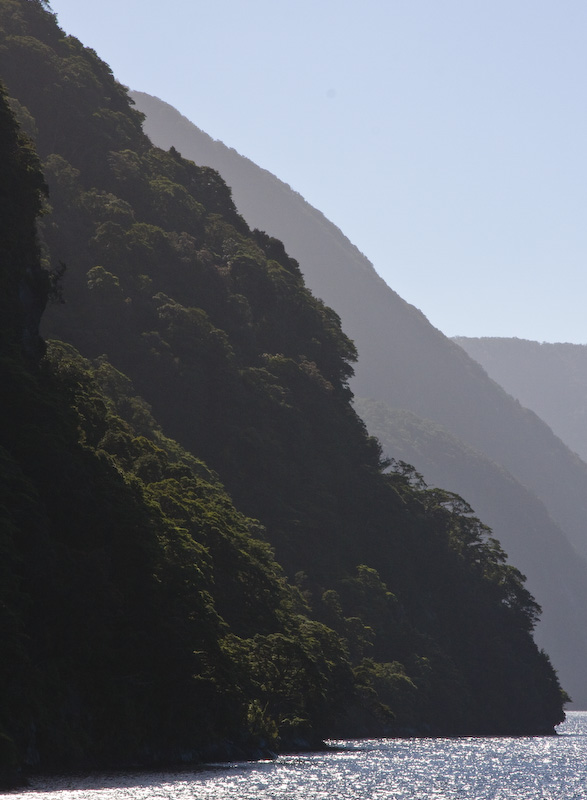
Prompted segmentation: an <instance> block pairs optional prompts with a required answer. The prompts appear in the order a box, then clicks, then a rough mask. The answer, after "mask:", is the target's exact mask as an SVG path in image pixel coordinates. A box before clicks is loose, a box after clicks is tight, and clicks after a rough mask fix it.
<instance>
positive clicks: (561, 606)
mask: <svg viewBox="0 0 587 800" xmlns="http://www.w3.org/2000/svg"><path fill="white" fill-rule="evenodd" d="M355 406H356V408H357V411H358V412H359V414H360V415H361V416H362V417H363V419H364V420H365V421H366V422H367V425H368V428H369V430H370V431H371V433H372V434H373V435H374V436H377V438H378V439H379V440H380V442H381V444H382V446H383V449H384V451H385V452H388V453H393V454H394V457H395V458H396V459H401V460H403V461H405V462H408V463H410V464H417V465H418V470H419V471H420V472H422V473H423V474H424V475H425V476H426V481H427V482H428V483H429V484H431V485H436V486H450V487H451V489H453V490H454V491H456V492H458V493H459V494H460V495H462V496H463V497H465V498H467V501H468V502H469V503H470V504H471V505H472V506H473V508H474V509H475V512H476V513H477V514H479V516H480V517H481V519H483V520H484V521H485V522H486V523H487V524H488V525H490V526H491V528H492V529H493V530H494V531H497V530H498V531H499V532H500V537H501V539H500V541H501V543H502V544H503V545H504V547H505V548H506V550H507V552H508V555H509V558H510V559H511V561H512V562H513V563H514V564H523V565H524V573H525V574H526V576H527V578H528V586H529V588H532V590H533V591H534V589H535V587H537V588H538V589H539V590H540V595H539V596H540V603H541V606H542V610H543V611H542V616H541V620H540V625H539V626H538V628H537V630H536V640H537V641H538V642H539V643H540V644H541V646H543V647H545V648H546V649H547V651H548V652H549V653H554V654H556V665H557V667H558V668H559V669H560V674H561V676H562V677H564V678H568V683H565V685H566V686H570V685H571V684H572V685H573V689H574V690H575V694H574V695H573V699H574V700H575V701H576V702H577V704H578V705H579V707H584V706H585V704H586V703H587V691H586V690H585V687H584V685H583V684H584V682H583V672H582V666H581V665H582V664H584V663H585V659H587V580H586V575H585V566H584V563H583V562H582V560H581V559H579V558H577V554H576V552H575V551H574V550H573V548H572V547H571V546H570V544H569V542H568V540H567V538H566V537H565V536H564V534H563V532H562V531H561V530H560V528H558V527H557V525H556V524H555V523H554V522H553V520H552V519H551V517H550V515H549V514H548V512H547V510H546V508H545V507H544V505H543V504H542V503H541V502H540V501H539V500H538V499H537V498H535V497H534V496H533V495H531V493H529V492H528V490H527V489H525V488H524V487H523V486H522V485H521V484H520V483H519V482H518V481H516V480H515V479H514V478H513V477H512V476H511V475H510V474H509V473H508V472H507V471H506V470H504V469H503V468H500V467H499V466H498V465H497V464H495V463H494V462H492V461H490V460H489V459H488V458H487V457H486V456H484V455H483V454H482V453H479V452H478V451H476V450H474V449H473V448H471V447H468V446H466V445H465V444H463V442H462V441H460V440H459V439H457V438H456V437H454V436H453V435H452V434H450V433H449V432H448V431H447V430H446V429H445V428H443V427H442V426H441V425H439V424H438V423H434V422H431V421H430V420H423V419H421V418H419V417H417V416H416V415H415V414H413V413H412V412H410V411H405V410H402V409H396V408H391V407H389V406H387V405H386V404H385V403H383V402H381V401H374V400H366V399H364V398H359V399H358V400H357V401H356V402H355Z"/></svg>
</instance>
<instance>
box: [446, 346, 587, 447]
mask: <svg viewBox="0 0 587 800" xmlns="http://www.w3.org/2000/svg"><path fill="white" fill-rule="evenodd" d="M453 341H455V342H456V343H457V344H459V345H460V346H461V347H462V348H463V349H464V350H465V351H466V352H467V353H468V354H469V355H470V356H471V358H474V359H475V361H477V362H478V363H479V364H481V366H482V367H483V369H485V370H486V371H487V373H488V374H489V376H490V377H491V378H493V380H494V381H496V382H497V383H499V384H500V386H503V388H504V389H505V390H506V392H508V393H509V394H511V395H512V397H515V398H516V399H517V400H519V401H520V403H521V404H522V405H523V406H525V407H526V408H530V409H532V411H535V412H536V413H537V414H538V416H539V417H541V419H543V420H544V421H545V422H546V423H547V424H548V425H549V426H550V427H551V428H552V430H553V431H554V433H556V435H557V436H559V437H560V438H561V439H562V440H563V442H565V444H566V445H567V446H568V447H570V448H571V450H573V451H574V452H576V453H577V454H578V455H579V456H580V457H581V458H582V459H583V460H584V461H585V460H587V345H584V344H569V343H567V342H557V343H549V342H533V341H529V340H527V339H517V338H507V337H499V338H498V337H495V338H491V337H483V338H472V337H465V336H458V337H455V338H454V340H453Z"/></svg>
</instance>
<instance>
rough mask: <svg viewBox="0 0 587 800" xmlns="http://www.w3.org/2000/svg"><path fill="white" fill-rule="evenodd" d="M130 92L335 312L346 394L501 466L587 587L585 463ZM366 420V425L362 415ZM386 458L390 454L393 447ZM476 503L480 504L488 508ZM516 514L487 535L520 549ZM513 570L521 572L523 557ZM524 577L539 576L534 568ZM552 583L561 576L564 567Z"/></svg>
mask: <svg viewBox="0 0 587 800" xmlns="http://www.w3.org/2000/svg"><path fill="white" fill-rule="evenodd" d="M131 96H132V97H133V99H134V101H135V103H136V104H137V107H138V108H139V109H140V110H141V111H143V112H144V113H145V114H146V120H145V122H144V127H145V130H147V132H148V133H149V134H150V136H151V137H152V138H153V139H154V141H156V142H158V143H159V144H161V145H162V146H166V147H169V146H175V147H177V148H179V149H180V150H181V151H182V152H183V153H184V154H185V155H186V156H187V157H190V158H193V159H195V160H196V161H198V162H201V163H209V164H210V166H213V167H214V168H216V169H218V170H219V171H220V172H221V174H223V176H224V177H225V179H226V180H227V182H228V183H229V185H230V186H231V189H232V196H233V199H234V200H235V203H236V204H237V207H238V208H239V210H240V212H241V213H242V214H243V216H244V217H245V218H246V219H247V221H248V222H249V223H250V224H251V225H252V226H256V227H258V228H261V229H263V230H267V231H268V232H269V233H271V234H272V235H277V236H279V238H280V239H282V240H283V241H284V243H285V244H286V247H287V249H288V252H290V253H291V254H292V255H293V256H294V257H295V258H296V259H297V261H298V263H299V265H300V268H301V269H302V271H303V273H304V277H305V279H306V281H307V283H308V285H309V286H310V287H311V288H312V290H313V291H314V292H315V293H316V294H317V295H318V296H320V297H322V298H324V299H325V300H326V302H328V304H329V305H331V306H332V307H333V308H334V309H335V310H336V311H337V312H338V313H339V314H340V316H341V320H342V325H343V329H344V330H345V332H346V333H348V335H349V336H350V337H351V338H352V339H353V340H354V341H355V344H356V345H357V348H358V352H359V360H358V363H357V365H356V368H355V377H354V378H353V379H352V381H351V386H352V388H353V391H354V392H355V394H356V395H357V396H359V397H366V398H375V399H376V400H378V401H383V402H385V403H386V404H387V405H389V406H392V407H394V408H398V409H406V410H409V411H411V412H413V413H415V414H417V415H418V416H419V417H422V418H425V419H430V420H434V421H435V422H437V423H439V424H441V425H443V426H445V427H446V428H447V430H448V431H450V432H451V434H452V435H453V436H456V437H457V438H459V439H460V440H461V441H463V442H464V443H466V444H467V445H469V446H471V447H473V448H474V449H476V450H479V451H480V452H481V453H484V454H485V455H486V456H487V457H488V458H489V459H490V460H491V461H492V462H495V463H496V464H498V465H500V467H501V468H504V469H506V470H507V471H508V473H509V474H511V475H512V476H513V477H514V478H515V479H516V480H518V481H519V483H520V484H521V485H522V486H523V487H524V488H525V491H526V497H527V502H531V503H533V502H534V501H533V500H531V499H530V498H531V496H536V497H537V498H538V499H539V501H540V502H543V503H544V504H545V506H546V508H547V516H548V515H550V517H551V518H552V537H553V538H552V541H553V542H555V541H557V540H558V536H559V534H560V531H561V530H562V531H564V535H565V537H566V539H567V540H568V541H569V542H571V543H572V546H573V547H574V548H575V549H576V554H573V553H572V551H571V553H570V554H569V557H568V559H567V564H568V568H569V569H571V570H572V569H574V565H573V562H574V560H575V559H576V558H578V559H579V562H580V563H581V565H582V567H581V568H582V569H584V570H585V578H586V580H587V562H586V558H587V537H585V531H584V527H583V519H584V515H585V514H587V504H586V501H585V498H586V497H587V467H586V466H585V465H584V464H583V463H582V462H580V461H579V459H578V458H577V457H576V456H575V455H574V454H571V453H570V452H569V450H568V449H567V448H566V447H565V446H564V445H563V444H562V442H560V440H558V439H557V438H556V437H555V436H554V434H552V432H551V431H550V429H549V428H548V427H547V426H546V425H545V424H544V423H543V422H542V421H541V420H539V419H538V417H536V416H535V415H534V414H533V413H532V412H530V411H527V410H524V409H522V408H521V407H519V405H517V404H516V403H515V402H514V401H512V400H511V399H510V398H509V397H508V395H507V393H506V392H505V391H504V390H503V389H502V388H501V387H500V386H499V385H498V384H497V383H495V382H493V381H491V380H490V379H489V378H488V376H487V374H486V372H485V371H484V370H483V368H482V367H481V366H480V365H479V364H477V362H476V361H474V360H473V359H471V358H470V357H469V356H467V354H466V353H465V352H464V351H463V349H462V348H460V347H459V346H458V345H457V344H456V343H455V342H452V341H450V340H449V339H448V338H447V337H445V336H444V334H442V333H441V332H440V331H438V330H437V329H435V328H434V327H433V326H432V325H430V323H428V321H427V320H426V318H425V316H424V315H423V314H422V313H421V312H420V311H419V310H417V309H415V308H414V307H413V306H410V305H409V304H408V303H406V302H405V301H403V300H402V299H401V298H400V297H399V296H398V295H397V293H395V292H394V291H393V290H392V289H391V288H389V287H388V286H387V285H386V284H385V282H384V281H383V279H382V278H380V277H379V276H378V275H377V273H376V271H375V269H374V267H373V265H372V264H371V263H370V262H369V261H368V260H367V259H366V258H365V257H364V256H363V255H362V254H361V253H360V252H359V251H358V250H357V248H355V247H354V245H352V244H351V243H350V242H349V240H348V239H347V238H346V237H345V236H344V234H343V233H342V232H340V231H339V230H338V229H337V228H336V226H334V225H333V224H332V223H331V222H329V221H327V220H326V218H325V217H324V215H323V214H322V213H321V212H319V211H316V210H315V209H312V207H311V206H309V204H307V203H306V202H305V201H304V200H303V198H302V197H301V195H299V194H297V193H296V192H293V191H292V190H290V188H289V187H288V186H287V185H286V184H284V183H282V182H281V181H279V179H278V178H276V177H275V176H272V175H270V173H267V171H266V170H263V169H261V168H259V167H256V165H254V164H253V163H252V162H251V161H249V160H248V159H246V158H243V157H242V156H239V155H238V154H237V153H236V151H234V150H231V149H229V148H227V147H226V146H225V145H223V144H222V143H220V142H217V141H214V140H212V139H211V138H210V137H208V136H207V134H205V133H203V132H202V131H200V130H199V129H198V128H197V127H196V126H194V125H193V123H191V122H190V121H189V120H187V119H186V118H185V117H182V115H180V114H179V112H177V111H176V110H175V109H173V108H172V107H171V106H169V105H168V104H165V103H164V102H163V101H160V100H157V99H156V98H151V97H150V96H148V95H145V94H144V93H139V92H131ZM504 412H505V413H504ZM366 421H367V423H368V426H369V419H367V420H366ZM372 432H373V431H372ZM387 454H388V455H389V456H391V457H393V456H394V453H393V452H392V451H388V452H387ZM414 456H415V457H416V458H415V461H414V463H415V465H416V467H417V468H421V471H422V472H423V473H424V477H425V478H426V477H427V476H426V469H425V465H426V459H425V458H424V459H423V460H422V462H421V464H419V463H418V454H414ZM447 473H450V469H449V466H448V465H447ZM465 473H466V470H465ZM466 478H467V476H466V474H465V475H463V476H462V479H459V481H457V482H456V483H455V485H454V487H449V488H454V489H455V491H459V486H461V485H466ZM435 482H439V481H435ZM480 489H481V491H480V492H477V494H476V495H475V497H476V502H477V504H478V505H480V504H481V502H480V501H481V498H482V497H483V492H482V487H480ZM522 494H523V493H522ZM520 496H521V495H520ZM482 505H483V507H484V508H485V509H487V507H488V505H489V504H488V503H484V504H482ZM534 513H535V514H538V515H539V516H540V515H541V514H542V513H543V512H542V511H540V509H539V508H538V507H537V508H536V510H535V512H534ZM493 516H494V517H495V518H496V519H497V517H496V515H493ZM515 516H516V515H515V514H514V513H513V512H512V514H511V519H510V520H509V521H508V523H507V526H506V527H500V526H497V527H496V529H495V532H496V535H497V536H498V537H499V538H500V540H501V541H502V542H503V543H504V546H505V547H506V549H507V550H512V549H513V550H515V551H516V552H518V551H519V549H518V548H517V546H516V534H515V523H514V519H515ZM553 546H554V545H553ZM518 563H520V564H521V566H522V568H523V569H524V570H526V567H525V564H524V561H523V560H522V561H520V562H518ZM527 571H529V572H531V573H533V574H536V573H535V570H527ZM556 580H557V581H559V582H560V581H564V571H561V573H560V574H559V575H558V576H557V578H556ZM532 588H533V591H534V592H535V593H536V594H537V595H538V596H539V597H541V595H542V593H543V592H544V596H545V597H548V596H549V592H550V589H549V586H548V576H544V578H543V579H541V581H540V582H539V583H536V582H533V583H532ZM581 596H582V595H581ZM573 605H574V607H575V609H576V611H575V615H574V627H575V628H576V629H577V631H582V630H585V629H586V628H587V618H586V617H585V612H583V611H579V609H580V608H581V602H579V601H578V600H577V601H576V602H575V603H574V604H573ZM577 614H578V616H577ZM559 618H564V615H563V614H561V615H559ZM567 633H568V636H569V639H570V640H571V641H573V639H574V635H573V631H572V627H569V628H567ZM557 635H558V634H557ZM577 636H578V637H581V634H579V633H577ZM577 648H578V649H577V652H578V653H583V652H584V646H583V645H579V644H578V642H577ZM549 649H551V647H550V646H549ZM554 652H558V648H556V647H555V651H554ZM581 660H582V659H581V657H578V658H577V659H575V663H573V656H572V646H571V647H570V648H567V653H566V655H565V656H564V657H563V656H562V654H561V669H562V670H563V674H565V676H566V680H567V681H569V680H570V685H572V692H571V693H572V695H573V696H574V697H575V699H576V700H577V701H578V702H579V703H580V704H581V706H582V707H587V692H585V690H584V687H583V678H582V672H581V670H580V668H579V667H578V666H577V663H578V662H579V661H581Z"/></svg>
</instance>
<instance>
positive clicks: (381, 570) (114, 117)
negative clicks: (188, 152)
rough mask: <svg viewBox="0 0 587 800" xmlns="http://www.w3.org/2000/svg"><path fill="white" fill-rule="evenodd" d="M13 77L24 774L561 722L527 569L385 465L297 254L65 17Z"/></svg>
mask: <svg viewBox="0 0 587 800" xmlns="http://www.w3.org/2000/svg"><path fill="white" fill-rule="evenodd" d="M0 76H1V78H2V80H3V81H4V84H5V86H6V93H5V92H4V91H3V92H2V96H1V98H0V100H1V104H0V125H1V129H0V146H1V148H2V152H1V153H0V164H1V169H2V172H3V175H2V180H1V181H0V202H1V204H2V205H1V208H2V214H1V218H0V225H1V228H0V282H1V286H0V297H1V298H2V304H3V305H2V314H1V315H0V343H1V346H2V353H1V359H2V386H3V389H4V390H3V391H2V393H1V394H0V445H1V449H0V457H1V461H0V470H1V477H2V483H1V491H2V503H1V504H0V515H1V516H0V536H1V540H0V547H1V548H2V553H3V559H2V562H1V566H0V569H1V572H0V581H1V582H0V593H1V595H0V596H1V600H2V602H1V605H0V614H1V617H0V626H1V630H2V654H3V657H2V661H1V663H0V670H1V679H0V752H1V755H0V758H1V763H2V765H3V769H4V772H5V774H6V775H7V774H8V773H9V772H10V771H11V770H15V769H18V768H20V767H25V768H29V769H34V768H36V769H44V770H55V769H74V768H77V767H80V766H88V765H90V766H94V767H103V766H112V765H116V764H156V763H171V762H174V761H180V760H182V759H184V760H188V761H198V760H202V759H206V758H219V757H232V756H235V755H251V754H255V753H260V752H266V751H267V750H274V749H278V748H279V747H282V748H285V747H296V746H298V747H300V746H306V747H307V746H310V745H312V744H316V743H317V742H319V741H320V740H321V739H322V738H324V737H328V736H360V735H382V734H390V735H393V734H402V733H408V732H409V733H443V734H459V733H544V732H551V731H552V730H553V726H554V725H555V724H556V723H557V722H559V721H560V720H561V719H562V716H563V712H562V704H563V700H564V695H563V693H562V692H561V689H560V686H559V683H558V680H557V678H556V675H555V673H554V671H553V669H552V667H551V665H550V662H549V660H548V658H547V656H546V655H545V654H544V653H541V652H540V651H539V650H538V649H537V647H536V645H535V644H534V642H533V640H532V629H533V625H534V623H535V621H536V617H537V614H538V607H537V605H536V603H535V602H534V600H533V599H532V597H531V596H530V595H529V593H528V592H527V591H526V589H525V588H524V586H523V579H522V577H521V575H520V573H519V572H518V571H517V570H516V569H515V568H514V567H512V566H510V565H509V564H508V563H507V562H506V560H505V556H504V554H503V551H502V550H501V548H500V546H499V545H498V543H497V542H496V541H494V540H493V539H492V538H491V536H490V532H489V531H488V530H487V529H486V528H485V526H483V525H482V524H481V523H480V522H479V521H478V520H477V519H476V518H475V517H474V516H473V515H472V513H471V511H470V509H469V508H468V506H467V504H466V503H465V502H464V501H462V500H461V499H460V498H459V497H457V496H455V495H451V494H450V493H447V492H443V491H441V490H429V489H426V487H425V486H423V485H422V484H421V482H420V481H419V480H418V476H417V475H415V474H414V473H413V471H411V470H410V469H409V468H403V467H401V468H400V469H399V470H398V469H396V470H395V471H392V472H391V473H390V472H386V471H385V470H384V467H385V463H384V462H382V458H381V450H380V447H379V445H378V443H377V441H376V440H374V439H372V438H370V437H368V436H367V434H366V430H365V427H364V424H363V423H362V422H361V420H360V419H359V417H358V416H357V415H356V413H355V411H354V410H353V408H352V405H351V399H352V394H351V392H350V389H349V387H348V380H349V378H350V376H351V375H352V362H353V361H354V359H355V357H356V351H355V348H354V345H353V343H352V342H351V341H350V340H349V339H348V338H347V337H346V336H345V335H344V333H343V332H342V330H341V327H340V321H339V318H338V317H337V315H336V314H335V313H334V312H333V311H332V310H331V309H330V308H328V307H327V306H325V305H324V304H323V303H322V302H321V301H319V300H317V299H316V298H315V297H314V296H313V295H312V294H311V293H310V291H309V290H308V289H307V288H306V287H305V285H304V281H303V278H302V275H301V272H300V270H299V267H298V264H297V263H296V262H295V261H293V260H292V259H291V258H290V257H288V255H287V253H286V252H285V250H284V248H283V245H282V244H281V243H280V242H279V241H277V240H275V239H272V238H270V237H269V236H267V235H266V234H264V233H262V232H260V231H251V230H250V229H249V228H248V226H247V225H246V223H245V222H244V220H243V219H242V217H240V215H239V214H238V211H237V210H236V208H235V206H234V204H233V202H232V199H231V195H230V190H229V189H228V187H227V186H226V185H225V184H224V183H223V181H222V180H221V179H220V177H219V176H218V174H217V173H216V172H214V171H213V170H211V169H210V168H200V167H198V166H196V165H195V164H193V163H192V162H189V161H186V160H184V159H183V158H182V157H181V156H180V155H179V153H177V151H175V150H173V149H171V150H170V151H163V150H161V149H158V148H156V147H153V145H152V144H151V142H150V141H149V139H148V138H147V137H146V135H145V134H144V133H143V132H142V128H141V121H142V118H141V115H140V114H138V113H137V112H136V111H135V110H134V109H133V108H132V104H131V103H130V101H129V99H128V96H127V93H126V91H125V90H124V88H123V87H121V86H120V85H119V84H117V83H116V81H115V80H114V78H113V76H112V75H111V72H110V70H109V69H108V67H107V66H106V65H105V64H104V63H103V62H102V61H100V59H99V58H98V57H97V56H96V54H95V53H94V52H93V51H91V50H88V49H86V48H84V47H83V46H82V45H81V44H80V43H79V42H78V41H77V40H76V39H74V38H72V37H69V36H67V35H66V34H64V33H63V31H61V30H60V28H59V27H58V25H57V21H56V19H55V17H54V15H53V14H52V13H51V11H50V9H49V8H48V6H47V4H46V3H43V2H40V0H0ZM17 121H18V123H17ZM33 142H34V147H33ZM37 154H38V155H37ZM46 186H48V195H47V189H46ZM63 264H65V266H66V270H65V273H64V274H62V273H63V268H62V265H63ZM49 295H53V297H54V298H55V299H56V300H59V297H60V296H62V298H63V300H64V301H65V302H63V303H59V302H55V303H53V304H52V305H50V306H49V308H48V310H47V311H45V316H44V329H43V333H44V336H45V337H46V338H47V339H48V340H49V341H48V346H47V349H46V353H45V352H44V351H45V346H44V344H43V341H42V340H41V339H40V338H39V337H38V333H37V324H38V318H39V317H40V314H41V312H42V311H43V308H44V306H45V303H46V301H47V298H48V297H49Z"/></svg>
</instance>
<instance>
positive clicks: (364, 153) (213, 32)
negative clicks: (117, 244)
mask: <svg viewBox="0 0 587 800" xmlns="http://www.w3.org/2000/svg"><path fill="white" fill-rule="evenodd" d="M51 4H52V8H53V10H54V11H55V12H56V13H57V15H58V19H59V22H60V24H61V26H62V27H63V28H64V29H65V30H66V32H67V33H70V34H73V35H74V36H77V37H78V38H79V39H81V40H82V42H83V43H84V44H86V45H88V46H90V47H93V48H94V49H95V50H96V51H97V52H98V54H99V55H100V56H101V57H102V58H103V59H104V60H105V61H107V62H108V63H109V64H110V66H111V67H112V69H113V71H114V74H115V76H116V77H117V78H118V79H119V80H120V81H121V82H122V83H124V84H126V85H127V86H129V87H131V88H133V89H138V90H141V91H145V92H149V93H150V94H154V95H156V96H158V97H160V98H161V99H163V100H166V101H167V102H168V103H171V104H172V105H174V106H175V107H176V108H177V109H178V110H179V111H181V113H182V114H184V115H185V116H187V117H188V118H189V119H190V120H192V122H194V123H195V124H196V125H198V126H199V127H200V128H202V129H203V130H205V131H206V132H207V133H209V134H210V135H211V136H213V137H214V138H217V139H221V140H222V141H223V142H224V143H225V144H227V145H229V146H231V147H234V148H235V149H236V150H238V151H239V152H240V153H242V154H243V155H246V156H248V157H249V158H251V159H252V160H253V161H255V162H256V163H257V164H259V165H260V166H262V167H264V168H266V169H268V170H270V171H271V172H273V173H275V174H276V175H277V176H278V177H279V178H281V179H282V180H284V181H286V182H287V183H289V184H290V185H291V186H292V187H293V188H294V189H296V190H297V191H298V192H300V194H302V195H303V196H304V197H305V198H306V200H308V201H309V202H310V203H311V204H312V205H314V206H316V207H317V208H319V209H320V210H321V211H322V212H323V213H324V214H325V215H326V216H327V217H328V218H329V219H331V220H332V221H333V222H334V223H335V224H337V225H338V226H339V227H340V228H341V229H342V230H343V231H344V233H345V234H346V235H347V236H348V237H349V238H350V239H351V240H352V241H353V242H354V243H355V244H356V245H357V246H358V247H359V248H360V249H361V250H362V251H363V252H364V253H365V255H367V256H368V257H369V258H370V259H371V261H373V263H374V265H375V268H376V269H377V271H378V272H379V274H380V275H382V276H383V277H384V278H385V280H386V281H387V283H388V284H389V285H390V286H391V287H392V288H394V289H395V290H396V291H397V292H399V294H400V295H401V296H402V297H403V298H404V299H406V300H408V301H409V302H411V303H413V304H414V305H416V306H418V308H420V309H421V310H422V311H423V312H424V313H425V314H426V316H427V317H428V318H429V319H430V321H431V322H432V323H433V324H434V325H436V326H437V327H438V328H440V329H441V330H442V331H443V332H444V333H446V334H448V335H454V334H460V335H467V336H518V337H520V338H527V339H538V340H541V341H542V340H544V341H569V342H580V343H587V313H586V305H587V269H586V266H587V225H586V218H587V213H586V212H587V158H586V157H585V148H586V145H587V135H586V134H587V90H586V86H587V69H586V67H587V44H586V42H587V3H586V2H585V0H557V1H556V2H555V0H548V1H546V0H477V1H472V0H361V2H359V0H353V1H352V2H351V0H208V2H200V0H166V1H165V2H160V0H157V1H156V0H52V3H51Z"/></svg>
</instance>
